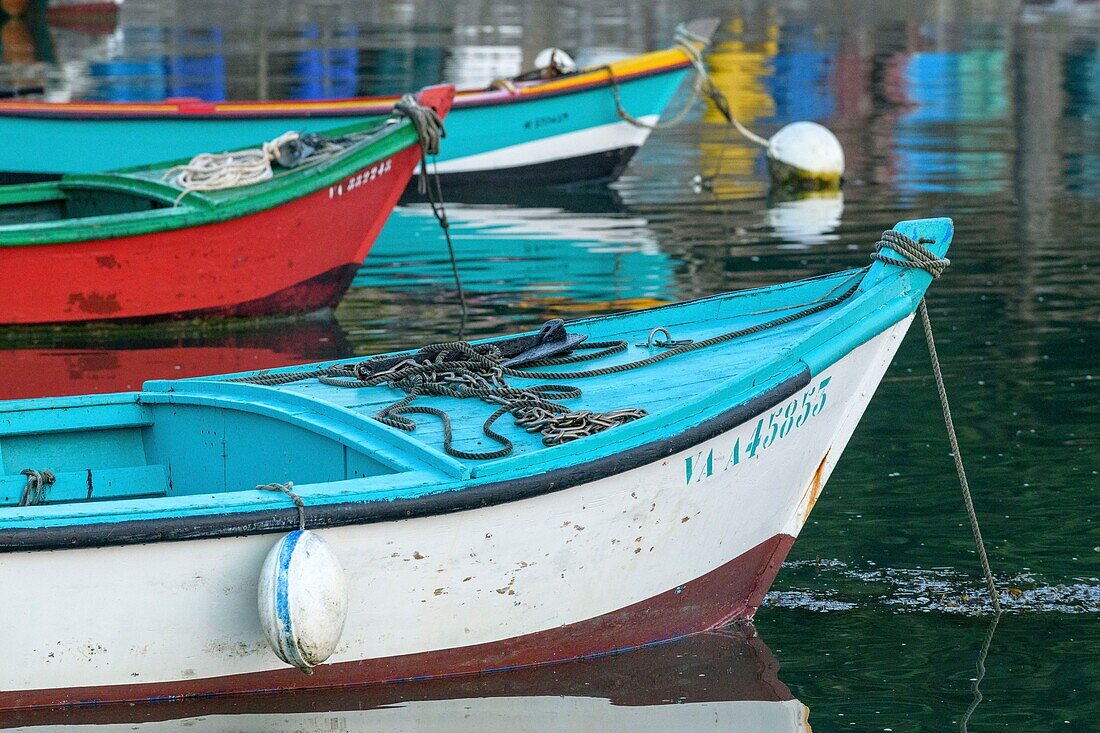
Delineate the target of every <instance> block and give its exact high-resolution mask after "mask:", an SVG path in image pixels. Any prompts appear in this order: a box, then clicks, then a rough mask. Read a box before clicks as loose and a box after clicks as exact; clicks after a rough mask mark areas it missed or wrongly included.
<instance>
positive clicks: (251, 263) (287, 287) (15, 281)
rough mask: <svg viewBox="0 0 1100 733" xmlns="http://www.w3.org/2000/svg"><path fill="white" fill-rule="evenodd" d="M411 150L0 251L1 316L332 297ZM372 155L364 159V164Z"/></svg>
mask: <svg viewBox="0 0 1100 733" xmlns="http://www.w3.org/2000/svg"><path fill="white" fill-rule="evenodd" d="M419 158H420V151H419V149H418V148H417V147H415V146H414V147H410V148H407V149H405V150H403V151H401V152H399V153H397V154H395V155H394V156H393V158H392V160H393V166H392V168H391V169H390V171H389V172H388V174H387V175H382V176H378V177H377V178H375V179H374V180H372V181H371V182H370V183H369V184H365V185H359V186H346V185H337V186H333V187H325V188H323V189H321V190H319V191H316V192H314V193H312V194H309V195H307V196H304V197H302V198H299V199H296V200H294V201H290V202H287V203H285V204H282V205H280V206H276V207H274V208H271V209H267V210H265V211H260V212H257V213H255V214H251V215H248V216H243V217H240V218H236V219H231V220H228V221H222V222H217V223H213V224H207V225H203V226H198V227H188V228H184V229H177V230H172V231H166V232H158V233H155V234H144V235H138V236H131V237H119V238H111V239H101V240H93V241H87V242H77V243H71V244H53V245H48V246H40V247H10V248H4V250H0V271H3V272H5V273H18V277H17V278H14V277H13V278H7V279H6V280H7V281H6V283H5V286H4V287H3V288H0V314H2V316H0V319H2V320H3V321H4V322H6V323H9V324H48V323H74V322H83V321H99V320H112V321H120V320H121V321H127V320H129V321H141V320H153V319H162V318H189V317H194V316H208V315H216V316H265V315H272V314H276V313H300V312H309V311H314V310H318V309H321V308H325V307H328V306H333V305H335V304H336V302H337V301H338V300H339V299H340V296H341V295H343V293H344V291H345V290H346V289H347V287H348V285H349V284H350V283H351V278H352V276H353V275H354V273H355V270H356V268H357V267H358V266H359V265H360V264H361V263H362V262H363V259H364V258H365V257H366V256H367V252H368V251H369V250H370V247H371V245H372V244H373V243H374V240H375V238H376V237H377V236H378V232H379V231H380V230H381V228H382V225H383V224H384V223H385V221H386V219H387V218H388V217H389V214H390V211H391V210H392V209H393V207H394V205H396V203H397V200H398V198H399V197H400V196H401V193H402V192H403V191H404V190H405V185H406V183H407V182H408V180H409V177H410V176H411V175H412V171H413V168H414V167H415V166H416V164H417V162H418V160H419ZM370 165H371V164H367V165H365V166H364V169H367V168H369V167H370Z"/></svg>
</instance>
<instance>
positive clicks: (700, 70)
mask: <svg viewBox="0 0 1100 733" xmlns="http://www.w3.org/2000/svg"><path fill="white" fill-rule="evenodd" d="M709 43H710V40H709V39H707V38H703V37H702V36H699V35H697V34H694V33H692V32H691V31H690V30H688V29H687V28H686V27H684V26H682V25H681V26H679V27H677V29H676V35H675V45H676V47H677V48H679V49H680V50H681V51H683V53H684V55H686V56H687V57H688V60H689V61H690V62H691V65H692V67H693V68H694V69H695V84H694V85H692V92H691V97H690V98H689V99H688V101H687V103H686V104H685V105H684V106H683V108H682V109H681V110H680V111H679V112H677V113H676V114H675V115H674V116H673V117H672V118H671V119H668V120H665V121H663V122H654V123H652V124H650V123H646V122H643V121H642V120H640V119H638V118H637V117H635V116H634V115H632V114H630V112H628V111H627V109H626V107H625V106H623V100H622V92H621V90H620V88H619V80H618V78H617V77H616V76H615V70H614V69H613V68H612V67H611V65H610V64H605V65H603V66H601V67H598V68H600V69H602V70H604V71H606V72H607V74H608V77H609V80H610V82H611V96H612V99H613V100H614V101H615V113H616V114H617V115H618V116H619V117H620V118H621V119H623V120H625V121H626V122H629V123H630V124H632V125H634V126H635V127H644V128H647V129H650V130H664V129H669V128H672V127H676V126H677V125H679V124H680V123H681V122H683V121H684V119H685V118H686V117H687V114H688V112H689V111H690V110H691V108H692V107H694V106H695V102H696V100H698V99H699V97H700V96H705V97H707V98H708V99H710V101H711V103H712V104H713V105H714V107H715V109H716V110H718V113H719V114H720V115H722V117H724V118H725V120H726V122H727V123H729V124H730V125H731V126H733V128H734V129H736V130H737V131H738V132H739V133H741V134H742V135H743V136H744V137H745V139H747V140H749V141H750V142H753V143H756V144H757V145H760V146H762V147H764V148H767V147H768V145H769V141H768V140H767V139H766V138H763V137H760V136H759V135H757V134H756V133H754V132H753V131H752V130H750V129H748V128H747V127H745V126H744V125H743V124H741V122H740V120H738V119H737V117H736V116H735V115H734V114H733V110H732V108H731V107H730V103H729V99H728V98H727V97H726V95H725V94H724V93H723V92H722V90H721V89H719V88H718V86H717V85H716V84H715V83H714V80H713V79H712V78H711V76H710V73H709V72H708V71H707V66H706V62H705V61H704V60H703V54H702V51H701V50H700V49H699V48H698V47H697V45H696V44H699V45H702V46H706V45H709ZM719 163H721V158H720V159H719Z"/></svg>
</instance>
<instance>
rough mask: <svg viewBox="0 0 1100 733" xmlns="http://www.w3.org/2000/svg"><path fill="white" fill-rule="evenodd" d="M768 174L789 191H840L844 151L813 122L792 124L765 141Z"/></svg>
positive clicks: (828, 133) (826, 131)
mask: <svg viewBox="0 0 1100 733" xmlns="http://www.w3.org/2000/svg"><path fill="white" fill-rule="evenodd" d="M768 171H769V173H771V176H772V180H773V181H774V182H775V183H777V184H780V185H782V186H785V187H788V188H794V189H807V188H809V189H822V188H839V187H840V181H841V178H842V177H843V176H844V149H843V148H842V147H841V146H840V141H839V140H837V139H836V135H834V134H833V133H831V132H829V130H828V129H826V128H824V127H822V126H821V125H819V124H817V123H816V122H792V123H791V124H789V125H786V126H785V127H783V128H782V129H781V130H780V131H779V132H777V133H775V134H774V135H772V137H771V139H770V140H768Z"/></svg>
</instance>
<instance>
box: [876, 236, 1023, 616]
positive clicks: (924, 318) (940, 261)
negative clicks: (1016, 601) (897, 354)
mask: <svg viewBox="0 0 1100 733" xmlns="http://www.w3.org/2000/svg"><path fill="white" fill-rule="evenodd" d="M926 242H928V243H931V240H927V239H923V238H922V239H920V240H913V239H910V238H909V237H907V236H905V235H904V234H902V233H900V232H897V231H894V230H892V229H891V230H889V231H885V232H883V233H882V238H881V239H879V241H878V243H877V244H875V251H874V253H873V254H872V255H871V257H872V259H875V260H878V261H879V262H884V263H886V264H890V265H894V266H896V267H904V268H908V269H915V270H924V271H925V272H927V273H928V274H929V275H931V276H932V277H933V278H937V277H939V276H940V275H941V274H943V271H944V270H945V269H946V268H947V266H948V265H950V264H951V260H949V259H947V258H946V257H937V256H936V255H935V254H934V253H933V252H932V251H931V250H929V249H928V248H927V247H925V246H924V244H925V243H926ZM886 248H889V249H891V250H893V251H895V252H897V253H899V254H902V255H904V256H905V258H906V259H901V258H898V257H891V256H889V255H884V254H882V250H883V249H886ZM917 310H918V312H919V313H920V318H921V326H922V327H923V328H924V340H925V343H926V344H927V345H928V355H929V357H931V360H932V375H933V376H934V377H935V379H936V391H937V392H938V393H939V396H940V407H941V408H942V410H943V422H944V425H945V426H946V427H947V439H948V441H949V442H950V443H951V455H952V457H953V458H954V459H955V471H956V472H957V473H958V474H959V487H960V488H961V489H962V495H963V503H964V504H965V505H966V516H967V518H968V519H969V520H970V531H971V532H972V533H973V535H974V545H975V546H976V547H977V548H978V559H979V561H980V562H981V564H982V573H983V574H984V575H985V582H986V585H987V586H988V588H989V597H990V599H991V600H992V601H993V611H994V613H997V614H1000V612H1001V599H1000V597H999V594H998V592H997V583H996V581H995V580H994V579H993V570H992V569H991V568H990V566H989V555H988V554H987V553H986V551H985V542H984V541H983V540H982V530H981V527H980V526H979V525H978V513H977V512H976V511H975V509H974V499H973V498H972V497H971V495H970V482H968V481H967V480H966V468H965V467H964V466H963V459H962V453H961V452H960V450H959V439H958V436H957V435H956V434H955V421H954V420H953V419H952V418H951V405H950V404H949V403H948V401H947V388H946V387H945V386H944V383H943V371H942V370H941V369H940V357H939V354H938V353H937V352H936V340H935V338H934V337H933V335H932V321H931V319H930V318H929V317H928V306H927V304H926V303H925V299H924V298H921V301H920V305H918V306H917Z"/></svg>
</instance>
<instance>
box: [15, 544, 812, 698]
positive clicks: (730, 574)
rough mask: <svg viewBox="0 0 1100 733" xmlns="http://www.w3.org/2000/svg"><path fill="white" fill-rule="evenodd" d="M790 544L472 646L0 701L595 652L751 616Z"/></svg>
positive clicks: (346, 681)
mask: <svg viewBox="0 0 1100 733" xmlns="http://www.w3.org/2000/svg"><path fill="white" fill-rule="evenodd" d="M792 544H794V538H793V537H791V536H789V535H776V536H774V537H772V538H771V539H769V540H766V541H764V542H762V543H760V544H759V545H757V546H756V547H754V548H752V549H751V550H748V551H747V552H745V553H743V554H742V555H740V556H739V557H737V558H735V559H733V560H731V561H730V562H728V563H726V564H725V565H722V566H721V567H719V568H716V569H715V570H712V571H711V572H709V573H707V574H705V575H703V576H701V577H699V578H696V579H695V580H692V581H689V582H687V583H685V584H683V585H681V586H678V587H676V588H674V589H672V590H669V591H666V592H664V593H661V594H660V595H657V596H654V597H652V598H649V599H647V600H644V601H640V602H638V603H635V604H633V605H630V606H627V607H625V608H622V609H620V610H618V611H613V612H611V613H607V614H604V615H602V616H597V617H595V618H591V619H586V620H584V621H578V622H576V623H573V624H568V625H565V626H561V627H558V628H555V629H550V630H547V631H540V632H536V633H533V634H526V635H524V636H519V637H514V638H511V639H505V640H502V641H495V642H489V643H486V644H477V645H473V646H466V647H457V648H453V649H443V650H438V651H432V652H423V653H417V654H405V655H401V656H396V657H386V658H383V659H367V660H362V661H357V662H341V663H338V664H327V665H322V666H321V667H318V668H317V669H316V670H314V673H313V674H312V675H309V676H305V675H303V674H302V673H301V672H299V671H298V670H296V669H290V668H287V669H280V670H274V671H270V672H255V673H250V674H241V675H231V676H226V677H216V678H212V679H201V680H186V681H178V682H158V683H149V684H141V685H116V686H110V687H81V688H70V689H59V690H28V691H21V692H0V710H11V709H18V708H31V707H47V706H57V705H78V704H88V703H112V702H141V701H148V700H162V699H170V698H180V697H199V696H213V695H235V694H242V693H255V692H272V691H277V690H290V689H315V688H325V687H338V686H346V685H354V684H366V683H380V682H398V681H403V680H422V679H431V678H439V677H448V676H454V675H463V674H472V673H476V672H489V671H497V670H505V669H515V668H523V667H530V666H533V665H537V664H546V663H551V662H560V661H565V660H569V659H579V658H583V657H594V656H599V655H602V654H609V653H612V652H617V651H622V650H625V649H631V648H635V647H640V646H644V645H646V644H653V643H657V642H663V641H669V640H671V639H676V638H679V637H683V636H687V635H689V634H693V633H698V632H701V631H708V630H711V629H716V628H718V627H721V626H725V625H726V624H729V623H731V622H732V621H735V620H737V619H748V618H751V617H752V615H753V613H754V612H755V611H756V609H757V607H758V606H759V605H760V602H761V601H762V600H763V598H764V594H765V593H767V591H768V588H769V587H770V586H771V584H772V581H773V580H774V579H775V575H776V573H778V572H779V566H780V565H781V564H782V562H783V559H784V558H785V557H786V555H787V552H788V551H789V550H790V548H791V545H792Z"/></svg>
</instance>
